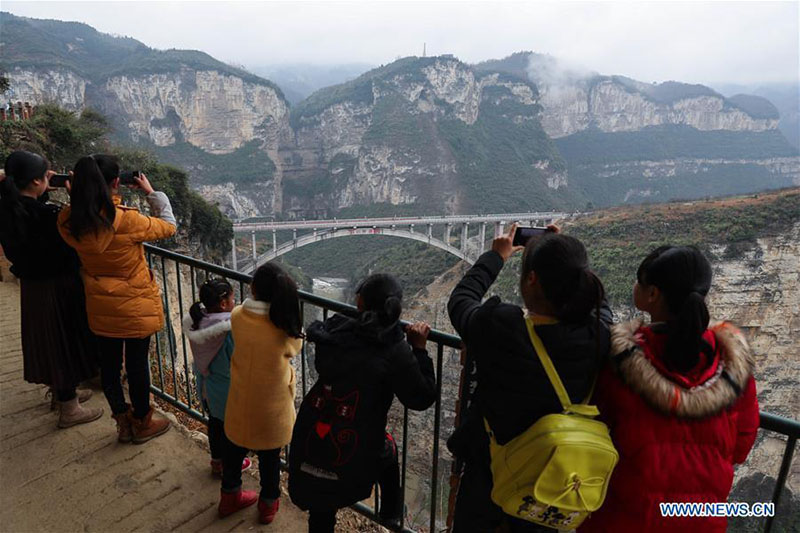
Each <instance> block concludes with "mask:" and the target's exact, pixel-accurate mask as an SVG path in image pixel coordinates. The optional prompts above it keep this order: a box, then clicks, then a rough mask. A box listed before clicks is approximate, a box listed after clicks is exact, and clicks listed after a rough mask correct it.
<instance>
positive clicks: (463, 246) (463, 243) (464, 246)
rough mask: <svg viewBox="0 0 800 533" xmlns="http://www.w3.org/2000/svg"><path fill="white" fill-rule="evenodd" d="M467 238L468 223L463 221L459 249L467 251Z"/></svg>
mask: <svg viewBox="0 0 800 533" xmlns="http://www.w3.org/2000/svg"><path fill="white" fill-rule="evenodd" d="M467 239H469V223H468V222H464V225H463V226H462V227H461V251H462V252H463V253H465V254H466V253H467Z"/></svg>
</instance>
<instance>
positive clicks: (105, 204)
mask: <svg viewBox="0 0 800 533" xmlns="http://www.w3.org/2000/svg"><path fill="white" fill-rule="evenodd" d="M97 157H101V156H97ZM103 157H106V156H103ZM70 205H71V209H70V213H69V231H70V233H72V236H73V237H75V239H77V240H80V238H81V237H82V236H83V235H85V234H87V233H89V232H92V233H94V234H95V235H97V234H98V233H99V232H100V230H101V229H110V228H111V227H112V226H113V224H114V218H115V216H116V214H117V211H116V208H115V207H114V202H113V200H112V199H111V190H110V189H109V188H108V183H106V179H105V176H104V175H103V172H102V171H101V170H100V167H99V166H98V164H97V161H96V160H95V158H94V157H93V156H87V157H82V158H80V159H79V160H78V162H77V163H75V170H74V176H73V177H72V191H71V192H70Z"/></svg>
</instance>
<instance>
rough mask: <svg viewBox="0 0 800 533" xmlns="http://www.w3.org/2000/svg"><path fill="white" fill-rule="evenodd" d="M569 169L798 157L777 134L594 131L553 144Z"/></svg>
mask: <svg viewBox="0 0 800 533" xmlns="http://www.w3.org/2000/svg"><path fill="white" fill-rule="evenodd" d="M555 144H556V146H557V147H558V149H559V151H560V152H561V155H562V156H563V157H564V158H565V159H566V160H567V161H569V163H570V164H571V165H576V164H588V163H613V162H619V161H641V160H644V161H660V160H664V159H674V158H681V157H682V158H702V159H749V158H756V159H762V158H765V157H792V156H796V155H797V154H798V152H797V149H796V148H794V147H792V146H791V145H790V144H789V143H788V142H787V141H786V139H785V138H784V137H783V135H781V133H780V132H779V131H777V130H768V131H762V132H743V131H742V132H739V131H725V130H715V131H700V130H697V129H695V128H693V127H691V126H681V125H664V126H650V127H647V128H644V129H642V130H639V131H625V132H617V133H606V132H602V131H599V130H596V129H589V130H584V131H582V132H579V133H575V134H572V135H569V136H567V137H562V138H560V139H556V140H555Z"/></svg>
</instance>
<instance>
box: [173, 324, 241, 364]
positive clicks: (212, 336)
mask: <svg viewBox="0 0 800 533" xmlns="http://www.w3.org/2000/svg"><path fill="white" fill-rule="evenodd" d="M230 317H231V314H230V313H208V314H206V315H203V318H202V320H200V323H199V324H198V328H197V329H192V325H193V321H192V317H191V315H188V314H187V315H186V316H185V317H183V334H184V335H186V338H187V339H189V346H190V347H191V348H192V357H193V358H194V363H195V366H197V370H198V371H199V372H200V373H201V374H203V375H204V376H207V375H208V367H209V365H211V362H212V361H213V360H214V357H215V356H216V355H217V352H219V349H220V348H221V347H222V345H223V343H224V342H225V337H226V336H227V335H228V332H230V330H231V318H230Z"/></svg>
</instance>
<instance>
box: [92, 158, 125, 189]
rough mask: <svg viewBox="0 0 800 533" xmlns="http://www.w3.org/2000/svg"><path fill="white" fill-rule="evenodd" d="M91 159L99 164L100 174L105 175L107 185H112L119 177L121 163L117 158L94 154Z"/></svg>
mask: <svg viewBox="0 0 800 533" xmlns="http://www.w3.org/2000/svg"><path fill="white" fill-rule="evenodd" d="M91 157H92V159H94V162H95V163H97V168H99V169H100V173H101V174H102V175H103V178H104V179H105V180H106V183H108V184H110V183H111V182H112V181H114V180H115V179H117V178H118V177H119V162H118V161H117V158H116V157H115V156H113V155H106V154H94V155H92V156H91Z"/></svg>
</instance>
